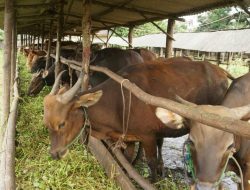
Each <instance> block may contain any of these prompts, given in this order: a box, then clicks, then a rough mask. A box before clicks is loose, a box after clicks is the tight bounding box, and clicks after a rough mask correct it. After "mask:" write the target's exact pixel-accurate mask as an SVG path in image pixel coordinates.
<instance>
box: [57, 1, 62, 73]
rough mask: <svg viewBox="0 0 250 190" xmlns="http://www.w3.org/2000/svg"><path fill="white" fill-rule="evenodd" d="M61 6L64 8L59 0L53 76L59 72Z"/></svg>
mask: <svg viewBox="0 0 250 190" xmlns="http://www.w3.org/2000/svg"><path fill="white" fill-rule="evenodd" d="M63 8H64V0H61V4H60V13H59V17H58V21H57V32H56V34H57V37H56V61H55V77H56V76H57V75H58V73H59V72H60V69H61V68H60V50H61V39H62V33H63V31H62V30H63V20H64V16H63Z"/></svg>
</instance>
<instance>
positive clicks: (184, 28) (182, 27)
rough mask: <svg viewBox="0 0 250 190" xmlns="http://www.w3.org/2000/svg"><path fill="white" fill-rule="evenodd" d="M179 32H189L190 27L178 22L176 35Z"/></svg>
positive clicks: (175, 27) (176, 23)
mask: <svg viewBox="0 0 250 190" xmlns="http://www.w3.org/2000/svg"><path fill="white" fill-rule="evenodd" d="M178 32H188V27H187V24H186V23H185V22H178V21H176V22H175V26H174V33H178Z"/></svg>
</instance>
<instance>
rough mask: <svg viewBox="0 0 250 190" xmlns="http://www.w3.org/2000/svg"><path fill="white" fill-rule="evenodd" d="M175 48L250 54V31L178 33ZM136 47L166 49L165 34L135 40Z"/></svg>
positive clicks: (175, 36) (175, 35) (175, 37)
mask: <svg viewBox="0 0 250 190" xmlns="http://www.w3.org/2000/svg"><path fill="white" fill-rule="evenodd" d="M174 39H175V41H174V42H173V47H174V48H179V49H187V50H198V51H206V52H246V53H250V29H242V30H226V31H216V32H199V33H176V34H174ZM133 46H134V47H165V46H166V35H165V34H152V35H146V36H142V37H138V38H134V40H133Z"/></svg>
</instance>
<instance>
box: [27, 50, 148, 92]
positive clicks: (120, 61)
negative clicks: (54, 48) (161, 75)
mask: <svg viewBox="0 0 250 190" xmlns="http://www.w3.org/2000/svg"><path fill="white" fill-rule="evenodd" d="M61 53H62V56H64V57H65V58H69V56H72V55H73V54H72V52H70V53H68V52H66V51H65V52H64V51H63V52H61ZM50 59H51V61H50V65H53V64H54V63H53V62H54V59H53V58H50ZM134 63H136V64H141V63H143V60H142V58H141V57H140V55H139V54H137V53H136V52H133V51H131V50H122V49H118V48H107V49H102V50H99V51H96V52H94V53H93V54H92V56H91V61H90V65H98V66H103V67H107V68H108V69H110V70H111V71H113V72H117V71H119V70H120V69H122V68H123V67H125V66H127V65H131V64H134ZM45 64H46V58H45V57H40V58H38V59H37V61H36V62H35V63H34V64H33V66H32V72H34V71H36V72H37V73H36V74H34V75H33V76H32V79H31V82H30V85H29V88H28V92H27V94H28V95H29V96H35V95H37V94H38V93H39V92H40V91H41V90H42V89H43V87H44V86H45V85H48V86H51V85H53V84H54V81H55V78H54V67H52V68H49V69H48V71H44V68H45ZM40 70H41V71H40ZM64 75H65V74H64ZM64 78H65V77H64ZM66 79H67V77H66ZM66 79H65V80H63V81H64V82H65V83H66V82H67V81H68V80H66ZM75 79H76V75H75V73H74V72H73V81H74V82H75V81H76V80H75ZM106 79H108V77H107V76H106V75H104V74H101V73H97V72H93V73H92V74H91V77H90V84H91V86H96V85H98V84H100V83H102V82H104V81H105V80H106Z"/></svg>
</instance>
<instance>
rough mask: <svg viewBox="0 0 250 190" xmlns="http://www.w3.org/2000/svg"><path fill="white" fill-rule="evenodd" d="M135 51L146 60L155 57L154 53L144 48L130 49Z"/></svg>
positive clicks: (151, 59)
mask: <svg viewBox="0 0 250 190" xmlns="http://www.w3.org/2000/svg"><path fill="white" fill-rule="evenodd" d="M131 50H133V51H135V52H137V53H139V54H140V56H141V57H142V59H143V60H144V61H145V62H147V61H153V60H155V59H156V58H157V56H156V54H155V53H154V52H152V51H150V50H148V49H146V48H134V49H131Z"/></svg>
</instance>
